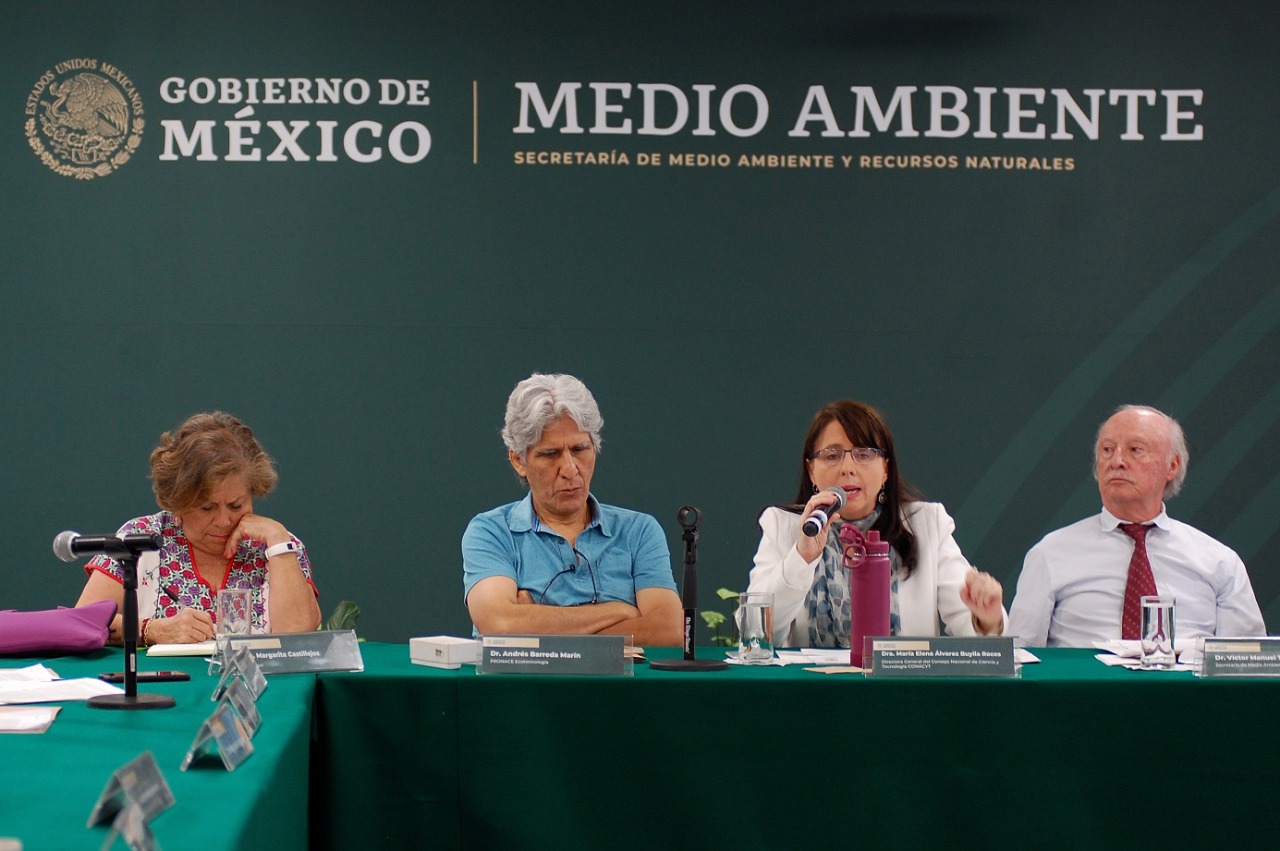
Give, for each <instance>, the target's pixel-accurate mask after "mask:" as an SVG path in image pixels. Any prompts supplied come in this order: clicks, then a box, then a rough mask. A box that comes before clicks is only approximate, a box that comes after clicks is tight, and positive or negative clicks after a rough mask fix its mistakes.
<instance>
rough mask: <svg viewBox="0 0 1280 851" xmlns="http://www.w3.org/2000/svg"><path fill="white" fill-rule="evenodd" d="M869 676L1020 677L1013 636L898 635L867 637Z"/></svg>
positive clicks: (864, 656) (866, 655)
mask: <svg viewBox="0 0 1280 851" xmlns="http://www.w3.org/2000/svg"><path fill="white" fill-rule="evenodd" d="M867 644H869V645H870V648H869V651H868V652H865V653H864V654H863V658H864V659H865V658H869V659H870V664H869V665H868V666H867V676H868V677H1017V676H1021V673H1022V672H1021V666H1020V665H1018V664H1017V663H1016V662H1015V660H1014V657H1013V639H1012V638H1005V637H999V636H997V637H994V638H944V637H936V636H921V637H912V636H896V637H894V638H868V639H867Z"/></svg>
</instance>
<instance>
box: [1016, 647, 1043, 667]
mask: <svg viewBox="0 0 1280 851" xmlns="http://www.w3.org/2000/svg"><path fill="white" fill-rule="evenodd" d="M1013 661H1015V662H1017V663H1018V664H1019V665H1034V664H1035V663H1037V662H1039V661H1040V657H1039V656H1036V655H1035V654H1034V653H1032V652H1031V651H1030V650H1028V649H1027V648H1025V647H1015V648H1013Z"/></svg>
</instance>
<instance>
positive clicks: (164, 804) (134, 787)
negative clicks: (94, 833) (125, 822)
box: [86, 751, 173, 827]
mask: <svg viewBox="0 0 1280 851" xmlns="http://www.w3.org/2000/svg"><path fill="white" fill-rule="evenodd" d="M129 805H133V806H134V808H135V809H136V810H137V813H136V815H137V816H140V817H141V818H142V820H143V821H150V820H151V819H153V818H155V817H156V816H157V815H159V814H160V813H162V812H164V811H165V810H167V809H169V807H172V806H173V792H172V791H170V789H169V784H168V783H166V782H165V779H164V775H163V774H161V773H160V766H159V765H157V764H156V758H155V757H154V756H152V755H151V751H144V752H143V753H141V754H140V755H138V756H136V757H134V758H133V759H131V760H129V761H128V762H126V763H125V764H124V765H122V766H120V768H118V769H116V770H115V772H114V773H112V775H111V777H110V778H109V779H108V780H107V785H106V788H104V789H103V790H102V794H101V795H99V796H98V800H97V802H96V803H94V805H93V809H92V810H90V811H89V821H88V822H87V824H86V827H92V826H93V825H95V824H100V823H102V822H104V821H107V820H108V819H113V818H115V817H116V816H117V814H119V813H120V812H121V811H122V810H123V809H125V808H126V807H127V806H129ZM130 818H133V816H130Z"/></svg>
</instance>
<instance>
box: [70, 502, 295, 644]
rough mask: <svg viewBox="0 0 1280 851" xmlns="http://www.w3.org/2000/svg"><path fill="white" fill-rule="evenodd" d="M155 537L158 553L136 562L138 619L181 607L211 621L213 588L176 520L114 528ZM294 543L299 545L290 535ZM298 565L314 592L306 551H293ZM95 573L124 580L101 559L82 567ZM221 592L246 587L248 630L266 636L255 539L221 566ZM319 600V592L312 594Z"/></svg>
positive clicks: (260, 547) (263, 565) (261, 557)
mask: <svg viewBox="0 0 1280 851" xmlns="http://www.w3.org/2000/svg"><path fill="white" fill-rule="evenodd" d="M139 532H141V533H143V534H147V535H155V534H159V535H160V550H159V552H148V553H143V554H142V556H141V557H140V558H139V559H138V618H139V619H142V618H171V617H173V616H175V615H177V614H178V612H179V611H180V610H181V609H203V610H204V611H206V612H208V613H209V615H210V616H211V617H213V618H217V607H216V605H215V601H216V600H217V598H218V591H219V590H220V589H219V588H214V587H213V586H211V585H210V584H209V582H208V581H207V580H205V578H204V577H203V576H201V575H200V571H199V569H198V568H197V565H196V561H195V559H194V558H192V555H191V546H190V544H189V543H188V542H187V539H186V536H184V535H183V534H182V527H181V526H180V525H179V524H178V518H177V517H175V516H174V515H173V514H172V513H171V512H169V511H161V512H160V513H159V514H151V515H148V516H146V517H137V518H135V519H133V520H130V521H129V522H128V523H126V524H124V525H123V526H121V527H120V531H119V532H117V533H116V534H118V535H129V534H135V533H139ZM293 541H294V543H296V544H298V545H299V546H301V544H302V542H301V541H299V540H298V539H297V538H296V537H294V538H293ZM297 557H298V564H299V565H300V566H301V567H302V573H303V575H304V576H305V577H306V578H307V584H308V585H310V586H311V590H312V591H315V583H314V582H313V581H312V578H311V562H310V561H309V560H308V559H307V551H306V550H305V549H301V550H299V551H298V552H297ZM94 570H97V571H100V572H101V573H105V574H106V575H107V576H110V577H111V578H113V579H115V580H116V581H117V582H124V573H123V571H122V569H121V567H120V563H119V562H117V561H116V560H115V559H113V558H110V557H108V556H105V555H98V556H94V557H93V558H92V559H90V560H89V563H88V564H86V565H85V572H86V573H87V572H89V571H94ZM221 588H247V589H249V599H250V603H251V604H252V606H253V624H252V629H253V631H254V632H270V631H271V624H270V622H269V620H268V615H267V613H268V612H269V611H270V609H269V608H268V606H267V600H268V598H269V595H270V591H271V589H270V583H269V582H268V581H267V553H266V546H265V545H264V544H263V543H262V542H260V541H251V540H244V541H241V542H240V546H239V548H237V549H236V554H235V558H234V559H232V560H231V563H230V564H229V565H227V575H226V577H224V579H223V582H222V585H221ZM316 594H317V596H319V592H316Z"/></svg>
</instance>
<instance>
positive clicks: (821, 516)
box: [800, 485, 847, 538]
mask: <svg viewBox="0 0 1280 851" xmlns="http://www.w3.org/2000/svg"><path fill="white" fill-rule="evenodd" d="M824 493H833V494H835V495H836V501H835V502H833V503H832V504H831V505H820V506H818V507H817V508H815V509H814V510H813V513H812V514H810V515H809V516H808V517H806V518H805V521H804V525H803V526H801V527H800V531H802V532H804V533H805V535H807V536H808V537H810V538H816V537H817V536H818V533H819V532H821V531H822V528H823V527H824V526H826V525H827V524H828V523H829V522H831V518H832V517H833V516H834V515H836V514H839V513H840V509H842V508H844V503H845V499H846V498H847V497H846V496H845V493H844V488H838V487H836V486H835V485H832V486H831V487H829V488H827V489H826V490H825V491H824Z"/></svg>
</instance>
